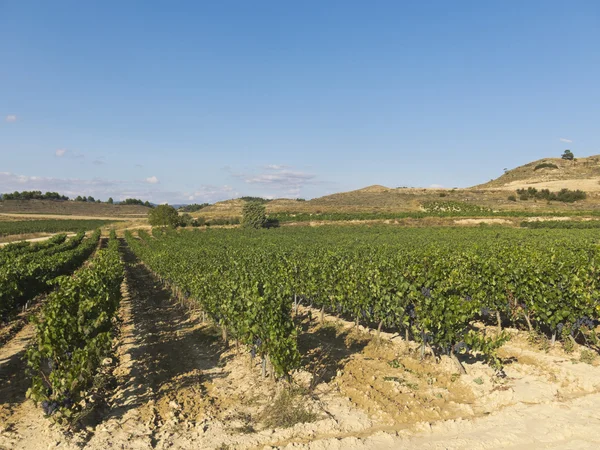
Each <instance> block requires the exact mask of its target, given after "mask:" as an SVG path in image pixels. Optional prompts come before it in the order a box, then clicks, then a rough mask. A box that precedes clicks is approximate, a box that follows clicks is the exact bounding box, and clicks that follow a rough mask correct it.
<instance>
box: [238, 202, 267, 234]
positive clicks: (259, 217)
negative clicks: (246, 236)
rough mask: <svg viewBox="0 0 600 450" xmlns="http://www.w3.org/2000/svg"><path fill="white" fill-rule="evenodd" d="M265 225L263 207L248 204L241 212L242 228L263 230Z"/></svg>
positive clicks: (265, 214) (256, 204) (265, 216)
mask: <svg viewBox="0 0 600 450" xmlns="http://www.w3.org/2000/svg"><path fill="white" fill-rule="evenodd" d="M266 223H267V213H266V209H265V207H264V205H262V204H261V203H257V202H249V203H246V204H245V205H244V209H243V210H242V225H243V226H244V228H254V229H259V228H263V227H264V226H265V225H266Z"/></svg>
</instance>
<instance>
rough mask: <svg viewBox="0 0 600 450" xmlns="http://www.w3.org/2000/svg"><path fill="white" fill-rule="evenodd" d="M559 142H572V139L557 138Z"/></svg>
mask: <svg viewBox="0 0 600 450" xmlns="http://www.w3.org/2000/svg"><path fill="white" fill-rule="evenodd" d="M559 141H560V142H566V143H567V144H570V143H572V142H573V141H572V140H571V139H566V138H559Z"/></svg>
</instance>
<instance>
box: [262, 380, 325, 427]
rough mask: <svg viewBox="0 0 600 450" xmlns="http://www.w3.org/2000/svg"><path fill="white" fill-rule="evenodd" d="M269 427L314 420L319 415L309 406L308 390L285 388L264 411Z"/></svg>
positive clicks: (263, 415)
mask: <svg viewBox="0 0 600 450" xmlns="http://www.w3.org/2000/svg"><path fill="white" fill-rule="evenodd" d="M261 418H262V421H263V423H264V424H265V426H267V427H268V428H290V427H293V426H294V425H296V424H298V423H307V422H314V421H315V420H317V418H318V415H317V414H316V413H314V412H312V411H311V410H310V409H309V408H308V406H307V392H306V390H304V389H302V388H299V387H288V388H285V389H283V390H282V391H281V392H280V393H279V394H278V395H277V397H276V398H275V400H274V401H273V403H271V404H270V405H268V406H267V407H266V408H265V409H264V411H263V413H262V417H261Z"/></svg>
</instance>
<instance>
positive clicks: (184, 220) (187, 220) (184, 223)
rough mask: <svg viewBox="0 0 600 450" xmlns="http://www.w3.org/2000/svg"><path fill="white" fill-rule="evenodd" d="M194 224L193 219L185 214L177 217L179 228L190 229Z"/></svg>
mask: <svg viewBox="0 0 600 450" xmlns="http://www.w3.org/2000/svg"><path fill="white" fill-rule="evenodd" d="M193 224H194V218H193V217H192V216H190V215H189V214H187V213H185V214H182V215H181V216H179V226H180V227H191V226H192V225H193Z"/></svg>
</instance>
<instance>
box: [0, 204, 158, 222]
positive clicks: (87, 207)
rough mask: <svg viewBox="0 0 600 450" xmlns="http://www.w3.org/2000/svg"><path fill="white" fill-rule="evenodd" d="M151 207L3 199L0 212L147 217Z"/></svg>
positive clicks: (130, 217)
mask: <svg viewBox="0 0 600 450" xmlns="http://www.w3.org/2000/svg"><path fill="white" fill-rule="evenodd" d="M149 210H150V209H149V208H147V207H146V206H139V205H110V204H108V203H87V202H73V201H54V200H3V201H0V214H49V215H65V216H81V217H119V218H129V219H145V218H146V217H147V216H148V211H149Z"/></svg>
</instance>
